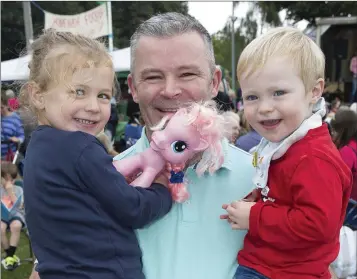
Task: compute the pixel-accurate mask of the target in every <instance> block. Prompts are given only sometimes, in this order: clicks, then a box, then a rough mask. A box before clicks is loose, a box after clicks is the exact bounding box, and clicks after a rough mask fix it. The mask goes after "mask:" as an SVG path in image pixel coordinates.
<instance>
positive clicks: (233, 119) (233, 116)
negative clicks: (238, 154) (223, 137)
mask: <svg viewBox="0 0 357 279" xmlns="http://www.w3.org/2000/svg"><path fill="white" fill-rule="evenodd" d="M222 115H223V116H224V117H225V118H226V119H227V120H228V121H227V123H234V124H233V126H232V127H230V129H231V130H232V134H231V138H229V139H228V141H229V143H230V144H233V145H234V144H235V142H236V140H237V138H238V137H239V131H240V119H239V115H238V114H237V113H235V112H233V111H226V112H224V113H223V114H222Z"/></svg>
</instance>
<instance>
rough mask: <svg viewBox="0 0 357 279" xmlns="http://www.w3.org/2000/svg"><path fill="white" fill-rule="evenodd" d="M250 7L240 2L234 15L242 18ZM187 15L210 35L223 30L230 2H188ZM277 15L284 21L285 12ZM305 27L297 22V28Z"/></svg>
mask: <svg viewBox="0 0 357 279" xmlns="http://www.w3.org/2000/svg"><path fill="white" fill-rule="evenodd" d="M250 5H251V3H249V2H240V3H239V4H238V6H237V7H236V8H235V11H234V15H235V16H236V17H238V18H244V17H245V15H246V13H247V11H248V10H249V7H250ZM188 13H189V14H190V15H192V16H194V17H195V18H196V19H197V20H199V21H200V22H201V23H202V24H203V26H204V27H206V29H207V30H208V32H209V33H210V34H211V35H212V34H213V33H215V32H217V31H219V30H221V29H223V27H224V25H225V24H226V22H227V20H228V19H229V17H230V16H231V15H232V2H188ZM279 14H280V18H281V19H282V20H284V19H285V11H281V12H280V13H279ZM238 22H239V21H236V23H235V24H238ZM306 25H307V22H306V21H304V22H299V23H298V25H297V27H298V28H299V29H301V30H303V29H304V28H305V27H306ZM235 26H236V25H235ZM236 27H237V26H236Z"/></svg>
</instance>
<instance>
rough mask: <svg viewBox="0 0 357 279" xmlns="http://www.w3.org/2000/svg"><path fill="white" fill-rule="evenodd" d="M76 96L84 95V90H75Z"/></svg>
mask: <svg viewBox="0 0 357 279" xmlns="http://www.w3.org/2000/svg"><path fill="white" fill-rule="evenodd" d="M75 92H76V95H77V96H83V95H84V90H83V89H76V90H75Z"/></svg>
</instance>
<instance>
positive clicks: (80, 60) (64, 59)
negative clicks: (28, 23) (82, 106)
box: [19, 29, 116, 114]
mask: <svg viewBox="0 0 357 279" xmlns="http://www.w3.org/2000/svg"><path fill="white" fill-rule="evenodd" d="M30 54H31V55H32V58H31V61H30V62H29V68H30V76H29V80H28V82H26V83H25V84H24V85H23V86H22V87H21V89H20V95H19V98H20V102H21V104H22V105H23V106H24V107H26V108H29V109H31V111H32V112H34V113H35V114H37V111H36V108H35V106H34V104H33V103H32V101H31V98H30V96H29V90H28V86H36V88H37V90H38V91H39V92H41V93H42V92H46V91H47V90H48V89H49V88H50V87H52V86H56V85H59V84H62V83H65V84H67V82H68V80H69V78H71V77H72V76H73V74H74V73H75V72H76V71H79V70H81V69H83V68H92V67H109V68H113V62H112V59H111V56H110V55H109V53H108V52H107V50H106V48H105V46H104V44H102V43H101V42H99V41H97V40H93V39H90V38H87V37H85V36H82V35H78V34H73V33H70V32H58V31H56V30H54V29H48V30H45V31H44V32H43V34H42V35H40V36H39V37H38V38H37V39H36V40H35V41H34V42H33V43H32V45H31V50H30ZM113 75H114V79H113V96H114V93H115V88H116V79H115V73H114V68H113Z"/></svg>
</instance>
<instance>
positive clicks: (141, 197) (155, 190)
mask: <svg viewBox="0 0 357 279" xmlns="http://www.w3.org/2000/svg"><path fill="white" fill-rule="evenodd" d="M77 171H78V176H79V178H80V180H81V181H82V183H83V185H85V189H84V190H85V191H88V192H90V193H91V194H92V195H93V196H94V197H95V198H96V199H97V200H98V201H99V203H100V204H101V206H102V208H103V209H104V210H105V211H106V212H107V213H108V214H110V215H111V216H112V218H113V219H115V220H117V222H120V223H122V224H125V225H126V226H130V227H132V228H134V229H137V228H141V227H143V226H145V225H147V224H148V223H151V222H152V221H154V220H155V219H158V218H160V217H162V216H163V215H165V214H166V213H168V212H169V210H170V209H171V206H172V198H171V194H170V192H169V190H168V189H167V188H166V187H164V186H163V185H160V184H155V183H154V184H153V185H152V186H151V187H149V188H147V189H144V188H140V187H132V186H130V185H129V184H128V183H127V182H126V180H125V178H124V177H123V176H122V175H121V174H120V173H119V172H117V170H116V169H115V168H114V166H113V163H112V157H111V156H109V155H108V154H106V152H105V150H104V149H103V147H102V146H100V145H99V144H98V143H95V142H93V143H91V144H89V145H88V146H87V147H86V148H85V149H84V151H83V152H82V154H81V156H80V158H79V160H78V163H77Z"/></svg>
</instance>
